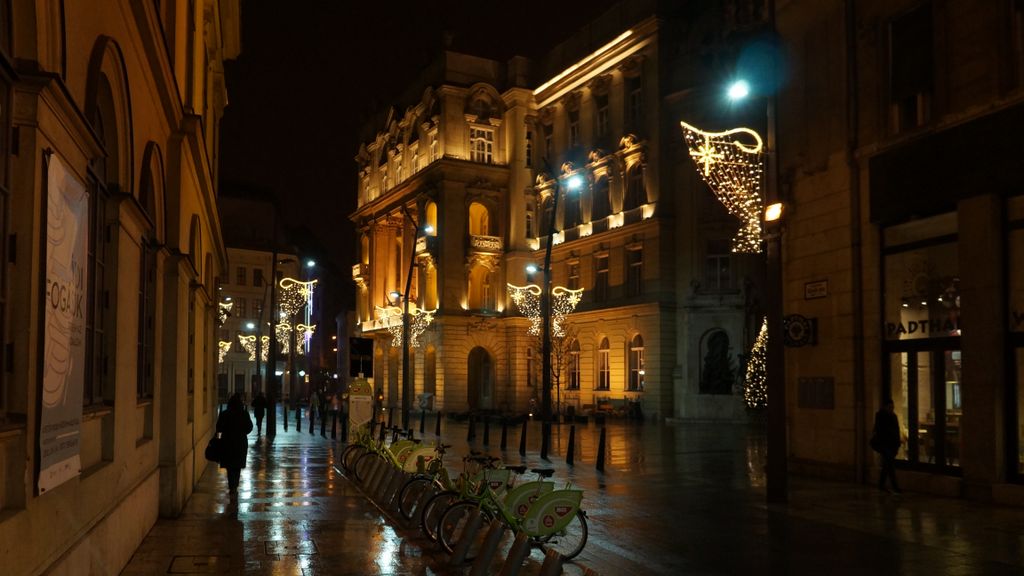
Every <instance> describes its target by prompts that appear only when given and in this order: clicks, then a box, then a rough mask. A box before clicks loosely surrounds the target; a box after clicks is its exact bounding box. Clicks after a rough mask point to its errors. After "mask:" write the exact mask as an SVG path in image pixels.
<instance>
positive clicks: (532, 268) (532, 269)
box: [526, 264, 537, 274]
mask: <svg viewBox="0 0 1024 576" xmlns="http://www.w3.org/2000/svg"><path fill="white" fill-rule="evenodd" d="M526 273H527V274H536V273H537V265H536V264H527V265H526Z"/></svg>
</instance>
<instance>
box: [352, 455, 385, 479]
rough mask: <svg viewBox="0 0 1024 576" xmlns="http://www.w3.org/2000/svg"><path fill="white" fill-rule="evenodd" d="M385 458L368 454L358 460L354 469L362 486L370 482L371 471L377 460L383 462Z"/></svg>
mask: <svg viewBox="0 0 1024 576" xmlns="http://www.w3.org/2000/svg"><path fill="white" fill-rule="evenodd" d="M383 459H384V457H383V456H381V455H380V454H377V453H376V452H367V453H366V454H363V455H362V456H360V457H359V458H358V459H357V460H356V465H355V467H354V468H353V469H354V470H355V473H356V481H358V482H359V483H360V484H362V483H364V482H366V481H367V480H369V476H370V471H371V470H372V469H373V463H374V462H376V461H377V460H383Z"/></svg>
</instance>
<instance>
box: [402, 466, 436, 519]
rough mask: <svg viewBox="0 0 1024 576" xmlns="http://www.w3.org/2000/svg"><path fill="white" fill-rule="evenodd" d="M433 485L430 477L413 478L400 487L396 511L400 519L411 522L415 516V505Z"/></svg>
mask: <svg viewBox="0 0 1024 576" xmlns="http://www.w3.org/2000/svg"><path fill="white" fill-rule="evenodd" d="M433 483H434V479H433V478H431V477H430V476H413V477H412V478H410V479H409V481H408V482H406V483H405V485H404V486H402V489H401V490H400V491H399V492H398V511H399V512H400V513H401V514H402V518H405V519H406V520H412V517H413V516H414V515H415V514H416V504H417V503H418V502H419V501H420V497H421V496H423V493H424V492H426V491H427V490H429V489H430V486H431V484H433Z"/></svg>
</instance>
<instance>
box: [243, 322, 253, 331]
mask: <svg viewBox="0 0 1024 576" xmlns="http://www.w3.org/2000/svg"><path fill="white" fill-rule="evenodd" d="M245 327H246V328H248V329H249V330H255V329H256V324H254V323H252V322H249V323H247V324H246V325H245Z"/></svg>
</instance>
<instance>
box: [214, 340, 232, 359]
mask: <svg viewBox="0 0 1024 576" xmlns="http://www.w3.org/2000/svg"><path fill="white" fill-rule="evenodd" d="M230 351H231V341H230V340H220V341H219V342H217V363H218V364H223V363H224V357H225V356H227V355H228V352H230Z"/></svg>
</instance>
